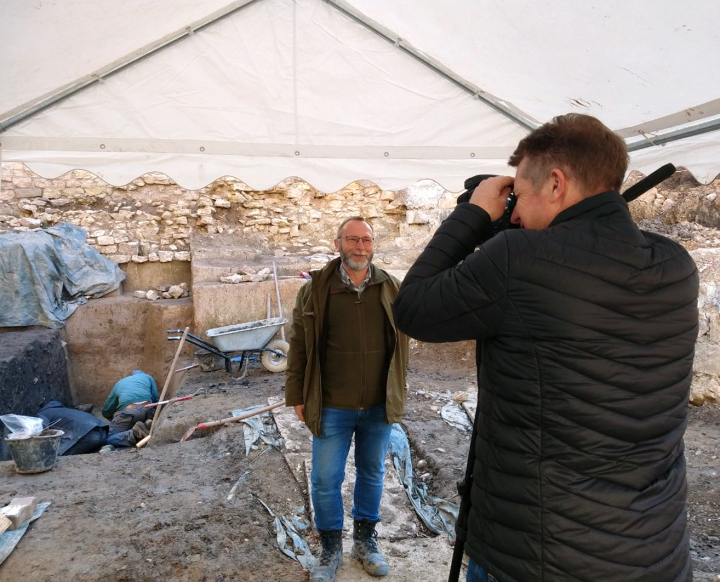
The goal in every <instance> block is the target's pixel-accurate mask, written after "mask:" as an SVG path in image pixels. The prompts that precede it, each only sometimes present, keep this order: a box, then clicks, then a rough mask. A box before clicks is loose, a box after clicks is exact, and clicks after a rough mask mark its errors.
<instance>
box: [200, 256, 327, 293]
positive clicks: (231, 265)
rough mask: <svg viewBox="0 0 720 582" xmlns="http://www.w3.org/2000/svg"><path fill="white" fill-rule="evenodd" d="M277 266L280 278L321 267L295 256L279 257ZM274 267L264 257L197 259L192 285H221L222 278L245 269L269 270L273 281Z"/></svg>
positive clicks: (276, 260)
mask: <svg viewBox="0 0 720 582" xmlns="http://www.w3.org/2000/svg"><path fill="white" fill-rule="evenodd" d="M275 264H276V266H277V274H278V277H287V276H295V275H299V274H300V272H302V271H304V272H308V271H310V270H312V269H317V268H318V266H319V263H318V262H317V261H310V260H309V259H307V258H302V257H295V256H288V257H277V258H276V259H275ZM272 266H273V259H272V258H271V257H264V258H261V259H260V260H243V259H240V258H237V259H231V258H210V259H208V258H206V259H197V260H193V262H192V283H193V286H194V285H197V284H199V283H219V282H220V278H221V277H226V276H228V275H232V274H233V273H239V272H240V271H241V270H242V269H243V268H245V267H248V268H250V269H253V270H254V271H256V272H257V271H260V270H261V269H264V268H269V269H270V279H272Z"/></svg>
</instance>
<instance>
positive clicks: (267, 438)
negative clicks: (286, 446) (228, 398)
mask: <svg viewBox="0 0 720 582" xmlns="http://www.w3.org/2000/svg"><path fill="white" fill-rule="evenodd" d="M263 407H264V405H262V404H256V405H254V406H248V407H247V408H240V409H237V410H233V411H232V415H233V416H240V415H242V414H246V413H248V412H252V411H253V410H257V409H259V408H263ZM242 422H243V437H244V438H245V455H249V454H250V451H251V449H252V448H253V447H255V448H257V442H258V441H259V440H262V441H263V442H264V443H265V444H266V445H269V446H271V447H274V448H276V449H277V450H280V449H281V448H282V446H283V440H282V438H280V436H279V435H278V432H277V427H276V426H275V423H274V422H273V420H272V417H271V416H270V412H263V413H262V414H258V415H257V416H251V417H250V418H246V419H245V420H243V421H242Z"/></svg>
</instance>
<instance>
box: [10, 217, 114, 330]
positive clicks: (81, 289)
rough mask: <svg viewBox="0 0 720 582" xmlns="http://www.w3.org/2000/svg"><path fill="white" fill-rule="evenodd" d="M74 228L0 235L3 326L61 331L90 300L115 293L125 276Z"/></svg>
mask: <svg viewBox="0 0 720 582" xmlns="http://www.w3.org/2000/svg"><path fill="white" fill-rule="evenodd" d="M85 238H86V234H85V231H84V230H83V229H82V228H80V227H78V226H75V225H73V224H69V223H60V224H57V225H56V226H53V227H51V228H46V229H43V230H36V231H28V232H13V233H8V234H5V235H2V236H0V281H1V282H2V285H1V286H0V327H20V326H27V325H43V326H45V327H50V328H58V327H62V326H63V325H64V321H65V320H66V319H67V318H68V317H70V316H71V315H72V314H73V313H74V312H75V310H76V309H77V308H78V306H80V305H82V304H83V303H85V302H86V301H87V298H88V297H90V298H94V297H101V296H103V295H105V294H107V293H110V292H111V291H114V290H115V289H117V288H118V287H119V285H120V283H121V282H122V280H123V279H125V273H123V271H122V270H121V269H120V267H118V266H117V265H116V264H115V263H113V262H112V261H110V260H109V259H106V258H105V257H103V256H102V255H101V254H100V253H98V252H97V251H96V250H95V249H93V248H92V247H90V246H89V245H88V244H86V242H85Z"/></svg>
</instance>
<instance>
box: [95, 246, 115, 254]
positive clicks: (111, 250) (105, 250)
mask: <svg viewBox="0 0 720 582" xmlns="http://www.w3.org/2000/svg"><path fill="white" fill-rule="evenodd" d="M98 251H100V252H101V253H102V254H103V255H115V254H117V245H107V246H104V247H100V248H99V249H98Z"/></svg>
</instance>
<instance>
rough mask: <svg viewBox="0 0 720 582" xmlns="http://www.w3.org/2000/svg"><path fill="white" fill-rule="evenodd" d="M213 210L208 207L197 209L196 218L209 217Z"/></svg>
mask: <svg viewBox="0 0 720 582" xmlns="http://www.w3.org/2000/svg"><path fill="white" fill-rule="evenodd" d="M213 211H214V209H213V208H211V207H209V206H204V207H202V208H198V210H197V213H198V216H210V215H211V214H212V213H213Z"/></svg>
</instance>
